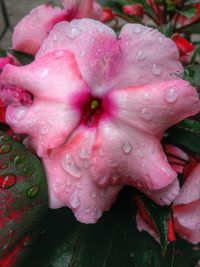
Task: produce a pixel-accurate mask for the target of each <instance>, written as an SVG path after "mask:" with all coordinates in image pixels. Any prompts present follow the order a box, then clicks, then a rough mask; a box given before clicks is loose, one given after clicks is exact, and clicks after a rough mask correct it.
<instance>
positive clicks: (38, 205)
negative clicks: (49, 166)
mask: <svg viewBox="0 0 200 267" xmlns="http://www.w3.org/2000/svg"><path fill="white" fill-rule="evenodd" d="M47 194H48V192H47V184H46V179H45V173H44V169H43V166H42V163H41V162H40V160H39V159H38V158H37V157H36V156H35V155H34V154H32V153H31V152H30V151H28V150H27V149H26V148H25V147H24V146H23V145H22V144H21V143H19V142H17V141H15V140H14V139H13V138H11V137H10V136H8V135H7V134H5V133H4V132H2V131H0V211H1V216H0V225H1V230H0V258H1V257H2V256H5V255H6V254H7V253H9V252H10V250H11V249H12V248H13V247H14V246H15V245H16V244H17V242H18V241H19V240H21V239H22V238H23V237H24V235H26V234H27V233H28V232H29V231H30V230H32V228H34V227H35V226H36V225H37V224H38V223H40V222H41V220H42V219H43V218H44V215H45V213H46V211H47V208H48V196H47ZM8 237H9V243H8ZM5 248H6V249H5Z"/></svg>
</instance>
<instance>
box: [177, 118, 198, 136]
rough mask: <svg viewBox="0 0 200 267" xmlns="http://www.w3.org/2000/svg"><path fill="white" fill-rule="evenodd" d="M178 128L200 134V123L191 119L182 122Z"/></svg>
mask: <svg viewBox="0 0 200 267" xmlns="http://www.w3.org/2000/svg"><path fill="white" fill-rule="evenodd" d="M177 126H178V127H180V128H182V129H184V130H188V131H190V132H194V133H197V134H200V121H194V120H191V119H186V120H184V121H182V122H180V123H179V124H178V125H177Z"/></svg>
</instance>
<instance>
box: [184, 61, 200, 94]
mask: <svg viewBox="0 0 200 267" xmlns="http://www.w3.org/2000/svg"><path fill="white" fill-rule="evenodd" d="M184 79H185V80H187V81H189V82H190V83H191V84H192V85H193V86H194V87H196V88H198V89H200V64H194V65H189V66H187V67H186V68H185V70H184Z"/></svg>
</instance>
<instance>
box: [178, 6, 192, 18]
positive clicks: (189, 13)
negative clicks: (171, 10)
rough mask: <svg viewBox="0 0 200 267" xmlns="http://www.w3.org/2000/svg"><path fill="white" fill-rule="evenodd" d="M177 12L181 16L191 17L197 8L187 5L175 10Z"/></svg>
mask: <svg viewBox="0 0 200 267" xmlns="http://www.w3.org/2000/svg"><path fill="white" fill-rule="evenodd" d="M177 12H178V13H179V14H181V15H182V16H184V17H186V18H188V19H190V18H192V17H194V16H195V15H196V13H197V8H196V7H194V6H190V7H187V8H186V9H184V10H177Z"/></svg>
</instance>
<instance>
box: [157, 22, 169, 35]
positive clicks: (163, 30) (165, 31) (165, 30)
mask: <svg viewBox="0 0 200 267" xmlns="http://www.w3.org/2000/svg"><path fill="white" fill-rule="evenodd" d="M158 30H159V31H160V32H161V33H162V34H164V35H165V36H167V37H170V36H172V34H173V24H172V22H171V21H170V22H168V23H167V24H163V25H161V26H160V27H159V28H158Z"/></svg>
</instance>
